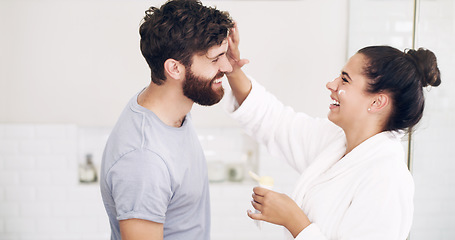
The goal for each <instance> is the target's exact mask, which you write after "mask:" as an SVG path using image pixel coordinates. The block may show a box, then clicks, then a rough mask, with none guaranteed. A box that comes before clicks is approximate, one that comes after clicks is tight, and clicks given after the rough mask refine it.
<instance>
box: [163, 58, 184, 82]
mask: <svg viewBox="0 0 455 240" xmlns="http://www.w3.org/2000/svg"><path fill="white" fill-rule="evenodd" d="M164 71H165V74H166V75H168V76H169V77H170V78H172V79H176V80H183V79H184V78H185V66H183V64H181V63H180V62H179V61H177V60H175V59H172V58H169V59H167V60H166V61H165V62H164Z"/></svg>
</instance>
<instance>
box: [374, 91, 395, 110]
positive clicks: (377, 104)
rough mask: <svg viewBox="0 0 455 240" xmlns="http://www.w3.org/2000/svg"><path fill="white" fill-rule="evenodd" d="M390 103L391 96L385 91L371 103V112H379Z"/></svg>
mask: <svg viewBox="0 0 455 240" xmlns="http://www.w3.org/2000/svg"><path fill="white" fill-rule="evenodd" d="M389 104H390V98H389V96H388V95H387V94H385V93H380V94H378V95H377V96H376V97H375V98H374V101H373V102H372V103H371V105H370V109H371V110H370V111H371V112H377V111H380V110H382V109H385V108H386V107H387V106H389Z"/></svg>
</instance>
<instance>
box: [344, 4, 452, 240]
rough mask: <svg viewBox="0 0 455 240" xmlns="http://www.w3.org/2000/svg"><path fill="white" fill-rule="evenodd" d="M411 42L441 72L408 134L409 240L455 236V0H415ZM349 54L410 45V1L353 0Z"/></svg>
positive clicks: (426, 90) (428, 89) (410, 46)
mask: <svg viewBox="0 0 455 240" xmlns="http://www.w3.org/2000/svg"><path fill="white" fill-rule="evenodd" d="M417 2H418V4H417V25H416V36H415V37H416V38H415V39H416V44H415V47H416V48H419V47H424V48H427V49H430V50H432V51H433V52H434V53H435V54H436V56H437V58H438V65H439V69H440V71H441V79H442V83H441V85H440V86H439V87H436V88H431V87H428V88H426V89H425V90H424V93H425V96H426V102H425V112H424V117H423V119H422V120H421V122H420V124H419V125H418V126H417V127H416V128H415V129H414V132H413V135H412V138H413V142H412V149H413V150H412V153H411V154H412V159H413V161H412V162H413V164H412V167H411V169H412V174H413V177H414V181H415V198H414V204H415V212H414V220H413V226H412V229H411V233H410V236H409V240H424V239H455V228H454V224H453V223H454V222H455V206H454V205H453V202H454V201H455V192H454V191H453V190H452V189H454V188H455V178H454V177H453V172H454V171H455V163H454V161H453V160H454V157H453V154H452V152H451V147H452V146H454V145H455V140H454V138H453V136H454V135H455V125H454V124H453V123H454V120H455V114H454V113H455V109H454V105H453V104H451V103H453V102H454V101H455V99H454V97H453V96H454V95H453V94H451V92H452V91H453V89H454V87H455V86H454V79H455V70H454V68H453V66H454V65H455V57H454V54H453V53H454V52H455V46H454V45H453V43H454V42H455V17H454V16H455V15H454V13H455V2H454V1H446V0H419V1H417ZM349 10H350V15H349V16H350V24H349V45H348V46H349V47H348V49H349V50H348V51H349V53H350V54H349V55H351V54H352V53H354V52H355V51H356V50H357V49H358V48H360V47H362V46H366V45H378V44H379V45H384V44H387V45H391V46H394V47H396V48H399V49H403V50H404V49H405V48H412V37H413V36H412V35H413V32H412V27H413V14H414V11H413V10H414V0H396V1H382V0H351V1H350V8H349Z"/></svg>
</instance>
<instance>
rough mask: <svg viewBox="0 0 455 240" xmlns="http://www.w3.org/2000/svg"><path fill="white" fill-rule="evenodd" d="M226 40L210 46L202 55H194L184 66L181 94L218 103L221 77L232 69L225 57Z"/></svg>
mask: <svg viewBox="0 0 455 240" xmlns="http://www.w3.org/2000/svg"><path fill="white" fill-rule="evenodd" d="M227 48H228V43H227V41H224V42H223V43H222V44H221V45H219V46H213V47H211V48H210V49H209V50H208V51H207V52H206V53H205V54H203V55H198V54H196V55H194V57H193V64H192V65H191V66H190V67H186V73H185V82H184V83H183V94H184V95H185V96H186V97H188V98H189V99H191V100H192V101H193V102H195V103H197V104H200V105H203V106H211V105H214V104H216V103H218V102H219V101H220V100H221V99H222V98H223V95H224V89H223V86H222V79H221V78H222V77H223V76H224V74H225V73H226V72H230V71H232V66H231V64H230V63H229V60H228V59H227V57H226V51H227Z"/></svg>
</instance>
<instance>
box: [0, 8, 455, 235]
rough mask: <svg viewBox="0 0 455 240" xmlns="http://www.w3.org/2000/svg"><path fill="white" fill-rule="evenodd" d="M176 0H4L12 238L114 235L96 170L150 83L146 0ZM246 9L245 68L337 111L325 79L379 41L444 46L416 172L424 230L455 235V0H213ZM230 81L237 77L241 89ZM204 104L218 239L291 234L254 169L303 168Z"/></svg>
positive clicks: (4, 132) (1, 124) (291, 178)
mask: <svg viewBox="0 0 455 240" xmlns="http://www.w3.org/2000/svg"><path fill="white" fill-rule="evenodd" d="M164 2H165V1H164V0H161V1H155V0H153V1H145V0H109V1H108V0H90V1H89V0H58V1H57V0H0V240H32V239H33V240H34V239H43V240H53V239H55V240H72V239H74V240H76V239H77V240H79V239H83V240H102V239H109V237H110V229H109V223H108V218H107V216H106V213H105V211H104V207H103V204H102V200H101V196H100V193H99V184H98V182H97V180H98V179H97V174H98V171H99V165H100V162H101V156H102V151H103V148H104V144H105V141H106V139H107V137H108V135H109V132H110V129H111V128H112V127H113V125H114V124H115V122H116V120H117V118H118V116H119V114H120V112H121V110H122V109H123V107H124V106H125V104H126V103H127V101H128V100H129V99H130V98H131V97H132V95H134V94H135V93H136V92H137V91H139V90H140V89H142V88H143V87H145V86H146V85H148V83H149V81H150V80H149V76H150V74H149V68H148V66H147V64H146V62H145V60H144V59H143V58H142V55H141V53H140V50H139V34H138V28H139V25H140V21H141V18H142V17H143V15H144V11H145V10H146V9H148V7H150V6H158V5H161V4H163V3H164ZM203 3H204V4H205V5H210V6H216V7H217V8H218V9H220V10H225V11H229V12H230V14H231V16H232V17H233V18H234V19H235V20H236V21H237V22H238V25H239V31H240V36H241V45H240V49H241V52H242V57H243V58H247V59H249V60H250V64H248V65H247V66H245V68H244V69H245V71H246V72H247V73H248V74H250V75H251V76H253V77H254V78H255V79H256V80H257V81H259V82H261V83H262V84H263V85H265V87H266V88H268V90H269V91H271V92H272V93H274V94H275V95H276V96H277V97H278V98H279V99H280V100H282V101H283V102H284V103H285V104H288V105H290V106H292V107H293V108H294V109H295V110H297V111H304V112H306V113H308V114H310V115H312V116H315V117H325V116H326V114H327V112H328V105H329V103H330V97H329V91H328V90H326V88H325V84H326V83H327V82H328V81H331V80H332V79H333V78H335V77H336V76H337V75H338V74H339V72H340V69H341V68H342V67H343V65H344V64H345V62H346V60H347V59H348V58H349V57H350V56H351V55H353V54H354V53H355V52H356V51H357V50H358V49H360V48H362V47H364V46H367V45H391V46H393V47H396V48H399V49H403V50H404V49H406V48H413V47H415V48H418V47H425V48H428V49H430V50H432V51H433V52H435V54H436V56H437V57H438V62H439V66H440V70H441V75H442V84H441V86H439V87H437V88H428V89H426V91H425V92H426V95H427V96H426V97H427V101H426V110H425V115H424V118H423V120H422V122H421V123H420V124H419V126H418V127H417V128H416V129H415V131H414V133H413V134H412V138H411V139H412V140H411V142H409V143H408V138H404V139H403V147H405V148H406V149H410V151H408V157H409V160H410V161H409V162H410V164H409V165H410V168H411V171H412V173H413V175H414V180H415V184H416V195H415V216H414V223H413V227H412V230H411V233H410V236H409V239H412V240H420V239H421V240H423V239H425V240H426V239H443V240H448V239H455V225H454V223H455V206H454V205H453V202H455V191H454V187H455V179H454V177H453V174H452V173H453V172H455V163H454V160H455V158H454V157H453V154H450V150H451V147H454V146H455V140H454V137H453V136H455V124H453V123H454V122H455V114H454V112H455V111H454V110H455V107H454V105H452V104H453V103H454V95H455V94H450V92H449V90H450V89H452V91H453V89H455V88H454V87H455V81H454V78H455V68H454V67H453V66H454V65H455V45H454V44H453V43H454V42H455V1H453V0H416V1H414V0H300V1H299V0H294V1H272V0H270V1H244V0H237V1H224V0H213V1H203ZM224 84H225V88H226V89H229V87H228V85H227V84H226V82H225V83H224ZM222 104H223V101H222V102H221V103H220V104H218V105H216V106H213V107H200V106H197V105H195V106H194V107H193V110H192V114H193V118H194V122H195V124H196V128H197V130H198V134H199V138H200V140H201V143H202V146H203V148H204V151H205V153H206V156H207V163H208V167H209V179H210V181H211V184H210V185H211V189H210V190H211V205H212V239H213V240H228V239H229V240H231V239H240V240H242V239H245V240H246V239H270V240H271V239H274V240H275V239H282V231H283V230H282V229H281V228H280V227H277V226H275V225H271V224H267V223H266V224H263V227H262V229H261V230H259V229H258V228H257V227H256V226H255V225H254V223H253V222H252V221H251V220H250V219H249V218H248V217H247V216H246V210H247V209H250V208H251V207H250V200H251V191H252V188H253V187H254V186H255V185H256V184H255V183H254V182H253V181H252V180H250V179H249V177H248V176H247V175H246V174H245V173H246V172H247V171H248V170H253V171H256V172H258V173H259V174H261V175H269V176H272V177H273V178H274V179H275V190H277V191H280V192H284V193H287V194H290V193H291V191H292V189H293V187H294V184H295V181H296V179H297V177H298V175H297V174H296V173H295V172H294V171H293V170H292V169H290V168H289V167H287V166H286V165H284V164H283V162H280V161H279V160H277V159H275V158H273V157H271V156H270V155H269V154H268V153H267V152H266V151H265V149H264V147H263V146H261V145H258V144H256V143H255V142H254V141H252V140H251V139H250V138H249V137H247V136H246V135H244V134H243V132H242V131H241V130H240V129H239V127H238V125H237V124H236V123H235V122H234V121H233V120H232V119H230V118H229V117H228V116H227V115H226V114H225V112H224V110H223V108H222Z"/></svg>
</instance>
